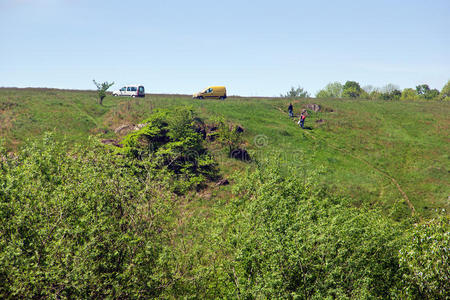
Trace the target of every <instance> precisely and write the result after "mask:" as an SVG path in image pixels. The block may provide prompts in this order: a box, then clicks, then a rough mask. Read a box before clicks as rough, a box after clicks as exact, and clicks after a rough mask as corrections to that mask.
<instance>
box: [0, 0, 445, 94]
mask: <svg viewBox="0 0 450 300" xmlns="http://www.w3.org/2000/svg"><path fill="white" fill-rule="evenodd" d="M449 15H450V1H448V0H442V1H441V0H434V1H425V0H423V1H415V0H410V1H400V0H390V1H386V0H379V1H364V0H360V1H346V0H341V1H323V0H318V1H300V0H299V1H283V0H278V1H245V0H240V1H234V0H230V1H196V0H191V1H171V0H165V1H134V0H128V1H116V0H112V1H111V0H110V1H95V0H90V1H88V0H86V1H85V0H59V1H58V0H0V35H1V36H2V40H1V42H0V86H16V87H55V88H68V89H94V88H95V86H94V85H93V83H92V79H96V80H97V81H115V82H116V85H115V86H113V88H111V89H116V88H119V87H120V85H123V84H132V83H143V84H144V85H145V87H146V90H147V92H150V93H186V94H191V93H193V92H196V91H198V90H201V89H202V88H204V87H206V86H208V85H225V86H227V90H228V94H230V95H246V96H278V95H279V94H280V93H284V92H286V91H287V90H289V88H290V87H291V86H299V85H300V86H302V87H304V88H305V89H306V90H308V91H309V92H311V93H312V94H315V93H316V92H317V91H318V90H319V89H321V88H322V87H324V86H325V85H326V84H327V83H329V82H333V81H339V82H341V83H344V82H345V81H346V80H355V81H358V82H359V83H360V84H361V86H364V85H368V84H371V85H373V86H383V85H385V84H387V83H394V84H397V85H399V86H400V88H406V87H415V86H416V85H417V84H421V83H427V84H429V85H430V86H431V87H432V88H438V89H441V88H442V87H443V85H444V84H445V83H446V82H447V81H448V80H449V79H450V18H449V17H448V16H449Z"/></svg>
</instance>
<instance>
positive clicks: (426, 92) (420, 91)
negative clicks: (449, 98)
mask: <svg viewBox="0 0 450 300" xmlns="http://www.w3.org/2000/svg"><path fill="white" fill-rule="evenodd" d="M416 93H417V95H419V97H421V98H422V99H425V100H433V99H436V98H437V97H438V96H439V91H438V90H437V89H430V87H429V86H428V84H420V85H418V86H416Z"/></svg>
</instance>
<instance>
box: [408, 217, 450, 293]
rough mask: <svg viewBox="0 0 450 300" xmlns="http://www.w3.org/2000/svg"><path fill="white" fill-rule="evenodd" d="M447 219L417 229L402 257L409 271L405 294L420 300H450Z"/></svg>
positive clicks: (437, 220) (440, 218) (413, 231)
mask: <svg viewBox="0 0 450 300" xmlns="http://www.w3.org/2000/svg"><path fill="white" fill-rule="evenodd" d="M449 221H450V220H449V218H448V216H440V217H439V218H437V219H433V220H431V221H428V222H425V223H423V224H420V225H417V226H415V227H414V229H413V230H412V232H411V233H410V236H409V239H408V241H407V243H405V245H404V246H403V247H402V249H401V250H400V253H399V257H400V265H401V266H402V267H403V268H405V269H406V270H407V271H406V273H405V275H404V279H405V280H404V283H405V285H404V287H403V291H404V292H405V295H406V296H407V297H411V298H413V297H415V298H420V299H448V298H450V274H449V270H450V266H449V261H448V260H449V250H450V232H449V227H450V226H449V225H450V222H449Z"/></svg>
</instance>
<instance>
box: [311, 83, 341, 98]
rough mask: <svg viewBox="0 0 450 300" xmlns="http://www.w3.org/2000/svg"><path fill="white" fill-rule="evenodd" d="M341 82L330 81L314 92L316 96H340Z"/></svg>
mask: <svg viewBox="0 0 450 300" xmlns="http://www.w3.org/2000/svg"><path fill="white" fill-rule="evenodd" d="M342 88H343V86H342V84H341V83H339V82H330V83H329V84H327V85H326V86H325V87H324V88H323V89H322V90H320V91H319V92H318V93H317V94H316V98H340V97H341V96H342Z"/></svg>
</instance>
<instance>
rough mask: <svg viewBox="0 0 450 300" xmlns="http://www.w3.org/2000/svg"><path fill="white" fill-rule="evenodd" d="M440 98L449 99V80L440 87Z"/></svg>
mask: <svg viewBox="0 0 450 300" xmlns="http://www.w3.org/2000/svg"><path fill="white" fill-rule="evenodd" d="M440 99H441V100H446V101H448V100H450V80H449V81H447V83H446V84H445V85H444V87H443V88H442V90H441V94H440Z"/></svg>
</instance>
